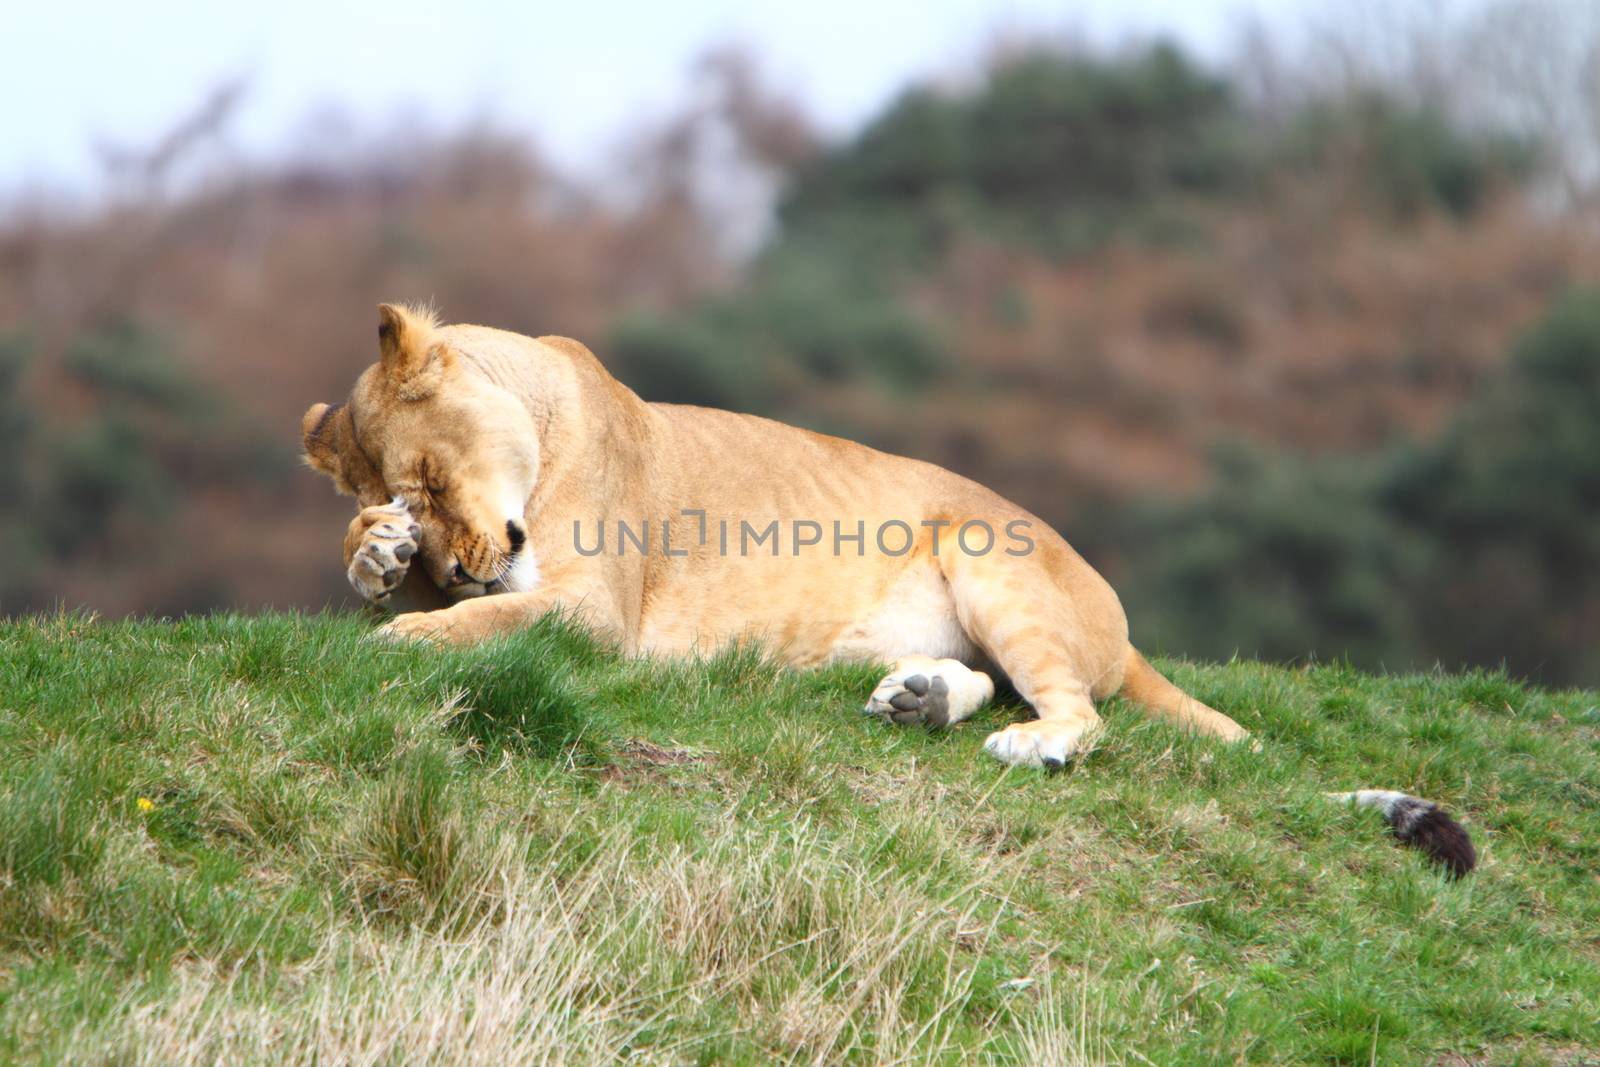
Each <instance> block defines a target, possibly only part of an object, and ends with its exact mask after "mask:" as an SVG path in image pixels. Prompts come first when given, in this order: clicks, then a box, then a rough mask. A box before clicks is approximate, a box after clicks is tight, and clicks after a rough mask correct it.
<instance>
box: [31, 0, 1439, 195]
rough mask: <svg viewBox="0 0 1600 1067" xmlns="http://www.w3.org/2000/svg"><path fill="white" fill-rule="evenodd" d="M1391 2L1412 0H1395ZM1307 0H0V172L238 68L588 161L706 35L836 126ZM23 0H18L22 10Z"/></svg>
mask: <svg viewBox="0 0 1600 1067" xmlns="http://www.w3.org/2000/svg"><path fill="white" fill-rule="evenodd" d="M1398 2H1401V3H1404V2H1408V0H1398ZM1306 7H1307V0H1055V2H1049V0H921V2H918V0H787V2H774V0H745V2H742V3H741V2H737V0H657V2H653V3H637V2H636V3H628V2H621V3H600V2H588V3H585V2H583V0H576V2H575V0H563V2H543V0H528V2H523V3H517V2H515V0H502V2H499V3H496V2H494V0H458V2H443V0H431V2H418V0H388V2H384V3H355V2H340V0H266V2H264V3H250V2H248V0H243V2H240V0H235V2H227V0H222V2H218V0H189V2H182V0H138V2H133V3H129V2H127V0H101V2H73V0H63V2H59V3H55V4H50V3H40V2H37V0H0V42H3V44H0V57H3V58H0V189H18V188H25V187H38V188H43V187H51V186H61V185H63V184H65V185H66V186H67V187H73V188H78V189H83V188H85V187H86V186H87V185H89V184H90V183H91V181H92V179H93V177H94V176H95V175H96V174H97V173H98V170H97V164H96V158H97V157H96V154H95V152H94V150H93V146H94V144H95V143H96V142H97V140H98V141H100V142H110V143H114V144H121V145H136V146H137V145H143V144H147V143H149V142H150V141H151V140H152V139H153V138H154V137H155V136H157V135H158V134H159V133H160V132H161V131H162V130H164V129H166V128H167V127H168V126H170V124H171V123H172V122H173V121H174V120H176V119H177V118H178V117H180V116H182V115H184V114H185V113H187V112H188V111H189V110H190V109H191V108H193V107H194V106H195V105H196V104H197V103H198V101H199V99H200V98H201V96H202V95H203V93H204V92H205V90H206V89H207V88H209V87H211V86H213V85H215V84H217V83H218V82H220V81H221V80H223V79H224V78H226V77H228V76H230V75H238V74H243V75H244V76H246V77H247V78H248V80H249V86H250V88H249V93H248V95H247V97H246V98H245V102H244V104H243V106H242V108H241V110H240V111H239V112H238V114H237V116H236V117H235V120H234V125H233V127H232V131H233V137H234V141H235V142H236V143H237V144H238V145H239V146H240V147H242V148H243V149H245V150H247V151H250V152H265V151H270V150H271V149H272V148H273V147H274V146H276V145H282V144H285V143H287V142H288V141H289V140H290V139H291V136H292V135H293V134H294V133H295V132H296V131H297V130H303V129H304V128H305V125H306V121H307V119H308V117H309V116H310V115H312V114H313V113H314V112H316V111H317V110H318V109H325V108H326V107H328V106H329V105H332V106H334V107H336V108H339V109H341V110H342V111H344V112H346V113H348V114H349V115H351V116H353V117H355V118H357V119H360V120H364V121H371V122H375V123H380V124H381V123H382V122H383V121H384V120H385V119H388V118H391V117H394V116H397V115H400V114H403V113H407V112H412V111H420V112H421V113H422V114H423V115H425V116H427V117H428V118H429V119H431V120H433V121H435V122H439V123H443V122H448V121H450V120H453V119H457V118H463V117H489V118H492V119H494V120H496V121H497V122H498V123H500V124H502V125H506V126H510V127H514V128H518V129H524V130H528V131H529V132H531V133H532V134H533V135H534V136H535V138H536V140H537V141H538V143H539V144H540V145H541V147H542V148H543V149H544V150H545V151H546V152H548V153H549V154H551V155H553V156H554V157H555V158H556V159H558V160H561V161H563V162H565V163H567V164H569V165H577V166H592V165H595V164H596V163H597V162H598V161H599V160H600V159H601V158H603V155H604V153H605V152H606V150H607V149H608V148H609V147H610V146H611V145H612V144H613V143H614V140H615V138H616V137H617V135H618V134H619V132H620V131H621V130H622V129H623V127H624V126H626V125H627V124H628V122H629V121H630V119H631V118H636V117H639V116H641V115H650V114H656V113H659V112H661V111H662V110H664V109H665V107H666V105H667V103H668V102H669V101H670V100H671V98H672V95H673V94H674V93H676V92H678V91H679V90H681V88H682V87H683V85H684V82H685V79H684V75H685V71H686V69H687V67H688V64H689V62H690V60H691V59H692V58H693V57H694V56H695V55H696V54H697V53H698V52H699V51H700V50H701V49H702V48H704V47H705V46H706V45H707V44H709V43H713V42H717V41H725V40H739V41H743V42H746V43H748V44H750V45H752V46H754V48H755V50H756V51H757V52H758V54H759V55H761V56H762V57H763V58H764V59H766V60H767V61H768V62H767V63H765V64H764V66H765V67H766V68H767V70H768V73H769V76H771V77H773V78H774V79H775V80H776V82H777V83H778V85H779V86H781V87H783V88H785V89H787V90H790V91H792V92H794V93H795V94H796V95H798V96H799V97H800V98H801V99H802V100H804V101H805V102H806V103H807V105H808V107H809V108H810V109H811V111H812V113H813V114H815V115H816V116H818V117H819V118H820V119H821V120H822V121H823V123H824V124H825V126H826V127H827V128H829V129H833V130H842V129H848V128H849V127H850V126H852V125H853V124H855V123H857V122H859V121H861V120H862V119H864V118H865V117H867V116H868V115H870V114H871V113H872V112H873V111H874V110H875V109H876V108H878V107H879V106H881V104H882V103H883V102H884V100H885V99H886V98H887V97H888V96H890V95H891V94H892V93H894V92H895V91H896V90H897V89H898V88H899V87H901V86H902V85H904V84H905V83H906V82H907V81H908V80H910V79H911V78H912V77H914V76H917V75H921V74H929V73H938V72H939V71H940V70H941V69H949V68H961V67H963V66H965V65H967V64H969V63H970V62H971V60H972V59H973V58H974V57H975V55H976V53H977V51H978V49H979V47H980V46H981V45H982V44H983V43H984V42H985V41H986V40H988V39H990V38H991V37H992V36H993V35H994V34H995V33H997V32H1002V31H1005V30H1008V29H1046V30H1052V29H1053V30H1070V31H1076V32H1079V33H1080V34H1086V35H1088V36H1090V37H1091V38H1093V39H1095V40H1110V41H1116V40H1119V39H1122V38H1125V37H1127V36H1130V35H1149V34H1153V33H1157V32H1160V33H1165V34H1169V35H1172V36H1177V37H1180V38H1182V39H1184V40H1185V41H1187V42H1189V43H1190V44H1191V45H1192V46H1193V47H1194V48H1195V49H1196V50H1197V51H1199V52H1200V53H1201V54H1205V55H1216V54H1219V53H1221V52H1224V51H1226V49H1227V47H1228V46H1229V44H1230V43H1231V42H1232V41H1233V39H1234V38H1235V36H1236V34H1237V32H1238V30H1239V29H1240V27H1241V25H1242V24H1243V21H1244V19H1245V18H1246V17H1247V16H1251V15H1253V16H1258V17H1261V18H1264V19H1265V20H1267V21H1278V20H1284V21H1290V22H1292V21H1294V18H1293V16H1294V15H1295V14H1296V13H1297V12H1299V11H1302V10H1304V9H1305V8H1306ZM19 9H20V10H19Z"/></svg>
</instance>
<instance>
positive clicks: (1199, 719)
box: [1118, 645, 1250, 741]
mask: <svg viewBox="0 0 1600 1067" xmlns="http://www.w3.org/2000/svg"><path fill="white" fill-rule="evenodd" d="M1118 692H1119V693H1121V694H1122V695H1123V696H1124V697H1126V698H1127V699H1129V700H1131V701H1133V702H1134V703H1135V704H1138V705H1139V706H1140V707H1142V708H1144V709H1145V710H1147V711H1149V712H1151V713H1153V714H1156V715H1159V716H1161V717H1162V718H1164V719H1170V720H1172V721H1173V722H1175V723H1177V724H1178V725H1179V726H1183V727H1186V728H1188V729H1190V730H1195V731H1198V732H1200V733H1207V734H1215V735H1216V736H1218V737H1220V738H1222V739H1223V740H1224V741H1243V740H1244V739H1245V738H1247V737H1249V736H1250V733H1249V731H1247V730H1246V729H1244V727H1242V726H1240V725H1239V724H1238V723H1236V722H1234V721H1233V720H1232V719H1230V718H1228V717H1227V716H1226V715H1224V714H1222V713H1221V712H1220V711H1216V710H1214V709H1212V708H1209V707H1207V706H1206V705H1204V704H1202V703H1200V701H1198V700H1196V699H1195V698H1194V697H1192V696H1190V695H1189V694H1188V693H1185V692H1184V691H1183V690H1182V689H1179V688H1178V687H1177V686H1175V685H1173V684H1172V683H1171V682H1169V681H1167V679H1166V678H1165V677H1164V676H1163V675H1162V673H1161V672H1160V671H1158V670H1156V669H1155V668H1154V667H1152V666H1150V663H1149V661H1148V660H1146V659H1145V658H1144V657H1143V656H1141V655H1140V654H1139V650H1138V649H1136V648H1134V647H1133V646H1132V645H1129V646H1128V658H1127V663H1126V665H1125V666H1124V668H1123V673H1122V688H1121V689H1119V690H1118Z"/></svg>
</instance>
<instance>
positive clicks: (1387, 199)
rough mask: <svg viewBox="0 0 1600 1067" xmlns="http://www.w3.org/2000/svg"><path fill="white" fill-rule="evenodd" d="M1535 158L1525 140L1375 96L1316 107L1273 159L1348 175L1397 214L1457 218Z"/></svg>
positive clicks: (1309, 109) (1296, 123) (1469, 212)
mask: <svg viewBox="0 0 1600 1067" xmlns="http://www.w3.org/2000/svg"><path fill="white" fill-rule="evenodd" d="M1534 160H1535V153H1534V151H1533V145H1532V144H1530V143H1529V142H1527V141H1526V140H1523V139H1519V138H1515V137H1509V136H1505V135H1501V134H1496V133H1488V132H1478V131H1469V130H1465V129H1462V128H1461V127H1460V126H1459V125H1457V124H1455V123H1453V122H1452V121H1451V120H1449V119H1448V118H1447V117H1446V116H1444V115H1442V114H1441V113H1439V111H1437V110H1436V109H1433V108H1429V107H1424V106H1419V105H1408V104H1404V103H1401V102H1400V101H1398V100H1395V99H1393V98H1391V97H1389V96H1386V95H1384V94H1382V93H1378V92H1365V93H1358V94H1356V95H1353V96H1351V97H1349V98H1347V99H1336V100H1327V101H1316V102H1313V103H1312V104H1311V105H1309V106H1308V107H1306V108H1305V110H1304V111H1303V112H1302V113H1301V114H1300V115H1299V116H1297V118H1296V120H1295V121H1294V123H1293V124H1292V125H1291V127H1290V130H1289V132H1288V134H1287V135H1286V136H1285V138H1284V141H1283V144H1282V145H1281V146H1279V147H1278V149H1277V150H1276V151H1275V152H1274V153H1273V154H1272V155H1269V157H1268V163H1269V166H1283V167H1287V168H1288V169H1290V170H1291V171H1293V170H1301V171H1316V172H1324V171H1327V170H1328V169H1330V168H1333V169H1344V170H1347V171H1351V172H1353V174H1354V175H1355V177H1356V178H1357V180H1358V182H1359V183H1360V185H1361V187H1362V188H1363V189H1364V191H1365V193H1366V196H1367V197H1368V199H1369V200H1371V202H1372V203H1373V204H1374V205H1375V206H1378V207H1380V208H1382V209H1383V210H1386V211H1389V212H1391V213H1393V214H1395V215H1399V216H1402V217H1410V216H1415V215H1418V214H1420V213H1422V212H1424V211H1426V210H1430V209H1442V210H1444V211H1447V212H1449V213H1450V214H1452V215H1455V216H1456V217H1458V218H1468V217H1470V216H1472V215H1473V214H1474V213H1476V212H1477V210H1478V209H1479V208H1480V207H1482V206H1483V204H1484V203H1485V202H1487V201H1488V199H1489V197H1490V194H1491V193H1492V192H1494V191H1495V190H1496V189H1498V188H1501V187H1503V186H1506V185H1508V184H1513V183H1515V182H1517V181H1519V180H1521V179H1522V178H1524V177H1526V176H1527V175H1528V174H1529V173H1530V171H1531V169H1532V166H1533V163H1534Z"/></svg>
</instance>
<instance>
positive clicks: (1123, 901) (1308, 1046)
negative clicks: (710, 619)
mask: <svg viewBox="0 0 1600 1067" xmlns="http://www.w3.org/2000/svg"><path fill="white" fill-rule="evenodd" d="M368 626H369V624H368V623H366V622H364V621H362V620H359V619H352V618H331V617H322V618H302V617H291V616H268V617H261V618H249V619H245V618H207V619H192V620H188V621H183V622H178V623H173V624H154V623H124V624H101V623H96V622H91V621H89V620H87V619H84V618H81V617H75V616H62V617H57V618H50V619H38V620H23V621H19V622H13V623H5V624H0V1059H3V1060H6V1061H19V1062H38V1063H61V1062H73V1063H96V1062H108V1063H109V1062H114V1063H119V1064H121V1063H150V1064H158V1063H159V1064H170V1063H189V1062H192V1063H240V1062H271V1063H276V1062H307V1063H310V1062H315V1063H344V1062H362V1063H384V1064H390V1063H392V1064H417V1063H427V1062H464V1061H465V1062H482V1063H490V1064H495V1065H497V1067H501V1065H509V1064H513V1063H524V1062H549V1063H570V1062H594V1061H608V1060H613V1059H620V1058H626V1057H630V1056H631V1057H634V1058H636V1059H638V1060H640V1061H642V1062H656V1063H749V1064H757V1063H768V1062H774V1061H780V1062H837V1061H847V1062H855V1063H894V1062H907V1063H922V1062H940V1063H961V1062H972V1061H979V1062H983V1061H990V1062H999V1063H1018V1064H1036V1063H1077V1062H1090V1063H1093V1062H1102V1061H1104V1062H1113V1063H1124V1062H1126V1063H1157V1064H1193V1063H1207V1062H1223V1061H1227V1062H1234V1061H1248V1062H1272V1063H1361V1064H1365V1063H1369V1062H1373V1061H1374V1060H1375V1061H1377V1062H1382V1063H1440V1062H1444V1063H1458V1062H1472V1063H1478V1062H1484V1063H1544V1062H1554V1063H1578V1062H1586V1060H1587V1061H1594V1060H1596V1059H1600V880H1597V871H1600V759H1597V757H1600V698H1597V697H1596V695H1595V694H1592V693H1584V692H1567V693H1549V692H1542V691H1538V690H1536V689H1533V688H1529V687H1525V686H1523V685H1521V684H1518V683H1517V682H1515V681H1512V680H1509V679H1507V678H1506V677H1504V676H1501V675H1497V674H1493V673H1473V674H1466V675H1458V676H1449V675H1443V674H1430V675H1411V676H1406V677H1372V676H1368V675H1363V674H1360V673H1358V672H1356V671H1354V670H1351V669H1349V668H1346V667H1343V666H1338V665H1334V666H1315V667H1310V668H1307V669H1298V670H1296V669H1281V668H1276V667H1267V666H1262V665H1259V664H1254V663H1234V664H1229V665H1226V666H1215V667H1199V666H1193V665H1188V664H1183V663H1171V662H1168V663H1163V664H1160V666H1162V667H1163V669H1167V670H1169V671H1171V672H1172V673H1173V675H1174V677H1175V678H1176V680H1177V681H1178V682H1179V683H1180V684H1182V685H1184V686H1185V687H1186V688H1188V689H1189V690H1190V691H1191V692H1193V693H1194V694H1195V695H1197V696H1199V697H1201V698H1202V699H1204V700H1206V701H1208V702H1209V703H1211V704H1212V705H1214V706H1216V707H1218V708H1220V709H1222V710H1224V711H1226V712H1227V713H1229V714H1231V715H1233V716H1234V717H1235V718H1237V719H1238V720H1239V721H1240V722H1242V723H1243V724H1244V725H1246V726H1247V727H1249V728H1251V729H1252V730H1254V731H1255V732H1256V735H1257V736H1258V737H1259V738H1260V739H1261V740H1262V741H1263V742H1264V750H1263V751H1262V752H1261V753H1259V754H1256V753H1251V752H1249V751H1246V750H1243V749H1229V748H1225V747H1222V746H1219V745H1215V744H1211V743H1206V742H1202V741H1197V740H1195V739H1192V738H1189V737H1186V736H1184V735H1182V734H1180V733H1177V732H1175V731H1174V730H1172V729H1170V728H1168V727H1165V726H1163V725H1160V724H1156V723H1151V722H1148V721H1146V720H1144V719H1143V718H1142V717H1139V716H1137V715H1135V714H1133V713H1131V712H1130V710H1129V709H1127V708H1123V707H1119V706H1117V705H1116V704H1115V703H1113V705H1112V706H1110V707H1109V708H1107V709H1106V712H1105V714H1106V719H1107V722H1108V729H1107V732H1106V735H1105V737H1104V739H1103V741H1102V743H1101V745H1100V747H1099V748H1098V750H1097V751H1095V752H1094V754H1093V755H1092V756H1090V757H1089V758H1088V759H1087V760H1084V761H1081V762H1080V764H1079V765H1078V766H1077V767H1075V768H1073V769H1071V770H1069V771H1068V772H1067V773H1065V774H1061V775H1057V776H1053V777H1046V776H1043V775H1041V774H1039V773H1036V772H1027V771H1022V770H1011V771H1006V770H1004V769H1003V768H1001V767H1000V766H999V765H997V764H995V763H993V762H992V761H991V760H989V759H988V758H987V757H985V756H984V755H983V754H982V753H981V752H980V751H979V746H980V743H981V741H982V739H983V737H984V735H985V734H986V733H987V732H988V731H989V730H990V729H993V728H995V727H996V726H998V725H1000V724H1002V723H1004V722H1006V721H1009V720H1010V719H1011V718H1012V717H1014V716H1015V715H1017V714H1018V710H1019V709H1017V708H1016V707H1015V706H1011V707H999V708H995V709H991V710H989V711H986V712H984V713H983V714H981V715H980V716H979V717H978V719H977V720H975V721H973V722H971V723H969V724H966V725H963V726H962V727H960V728H958V729H955V730H953V731H950V732H947V733H944V734H930V733H926V732H923V731H921V730H915V729H899V728H893V727H889V726H885V725H882V724H880V723H878V722H876V721H872V720H866V719H863V718H862V717H861V716H860V715H858V714H857V711H856V709H857V708H858V707H859V705H860V704H861V702H862V700H863V698H864V696H865V694H866V693H867V691H868V690H869V689H870V687H871V684H872V683H873V682H874V681H875V679H876V675H877V672H876V670H875V669H874V668H872V667H869V666H860V667H841V668H836V669H830V670H825V671H819V672H813V673H797V672H791V671H785V670H780V669H777V668H775V667H773V666H772V665H770V664H769V663H767V662H764V661H763V660H762V659H761V658H760V657H759V656H756V655H753V654H749V653H734V652H730V653H725V654H722V655H719V656H717V657H715V658H712V659H710V660H707V661H704V662H699V663H693V664H684V663H666V662H648V661H638V660H627V659H623V658H621V657H619V656H617V655H615V654H614V653H613V652H612V651H610V650H609V649H607V648H605V647H603V646H601V645H599V644H596V643H595V642H594V641H593V640H591V639H590V638H589V637H587V636H586V635H585V634H583V633H581V632H579V631H576V630H574V629H571V628H568V627H564V626H563V625H561V624H560V623H559V622H557V621H555V620H547V621H546V622H545V623H543V624H541V625H540V626H539V627H537V628H536V629H534V630H533V631H531V632H529V633H527V634H524V635H521V636H519V637H518V638H516V639H514V640H510V641H507V642H504V643H501V644H498V645H496V646H493V647H490V648H486V649H481V650H477V651H473V652H469V653H441V652H437V651H429V650H424V649H417V648H393V647H386V646H382V645H377V644H374V643H371V642H366V641H363V640H362V636H363V634H364V633H365V632H366V630H367V629H368ZM1357 786H1381V787H1385V788H1400V789H1406V790H1409V791H1412V792H1416V793H1420V794H1423V795H1426V796H1429V797H1432V798H1435V799H1438V800H1440V801H1443V802H1444V803H1446V804H1447V805H1449V806H1450V807H1452V808H1453V809H1455V810H1456V812H1457V813H1458V814H1459V815H1461V816H1462V817H1463V820H1464V821H1465V822H1466V823H1467V824H1468V825H1469V826H1470V828H1471V829H1472V830H1473V832H1474V834H1475V837H1476V839H1477V841H1478V844H1479V848H1480V852H1481V854H1482V857H1483V864H1482V867H1481V868H1480V870H1479V871H1478V873H1476V874H1475V875H1473V876H1471V877H1469V878H1467V879H1465V880H1463V881H1461V882H1456V883H1452V882H1450V881H1447V880H1446V879H1444V878H1443V877H1441V876H1440V875H1439V874H1437V873H1436V872H1435V871H1434V870H1432V869H1431V868H1430V867H1429V866H1428V865H1427V864H1426V863H1425V862H1423V861H1422V860H1421V859H1420V858H1419V857H1418V856H1417V855H1416V854H1415V853H1411V852H1408V851H1405V850H1402V849H1399V848H1397V847H1395V846H1394V845H1393V844H1392V842H1391V841H1390V840H1389V839H1388V837H1387V834H1386V831H1385V828H1384V826H1383V824H1382V822H1381V820H1380V818H1379V817H1378V816H1376V815H1375V814H1373V813H1370V812H1355V811H1350V810H1346V809H1343V808H1340V807H1336V806H1332V805H1329V804H1326V803H1324V802H1322V801H1321V799H1320V798H1319V795H1318V793H1319V791H1320V790H1323V789H1349V788H1354V787H1357ZM1452 1054H1459V1055H1460V1056H1463V1057H1465V1059H1454V1058H1451V1057H1452Z"/></svg>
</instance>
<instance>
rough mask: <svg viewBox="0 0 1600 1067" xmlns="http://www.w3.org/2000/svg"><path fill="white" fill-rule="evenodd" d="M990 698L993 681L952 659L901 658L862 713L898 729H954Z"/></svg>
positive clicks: (991, 696) (992, 692) (992, 694)
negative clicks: (909, 727)
mask: <svg viewBox="0 0 1600 1067" xmlns="http://www.w3.org/2000/svg"><path fill="white" fill-rule="evenodd" d="M993 699H994V681H993V680H992V679H991V678H990V677H989V676H988V675H987V674H984V673H983V672H982V671H975V670H973V669H972V668H971V667H968V666H967V665H966V664H964V663H962V662H961V661H960V660H954V659H934V658H933V657H931V656H903V657H901V658H900V659H898V660H896V661H895V664H894V669H893V670H891V671H890V672H889V673H888V674H886V675H885V676H884V678H883V681H881V682H879V683H878V687H877V688H876V689H874V690H873V691H872V696H870V697H868V698H867V706H866V707H865V708H863V709H862V710H863V711H864V712H865V713H866V714H868V715H876V716H878V717H879V718H881V719H882V720H883V721H884V722H891V723H897V724H899V725H902V726H907V725H922V726H932V727H935V728H943V727H946V726H954V725H955V724H956V723H958V722H960V721H962V720H963V719H967V718H970V717H971V716H972V714H973V713H974V712H976V711H977V710H978V709H979V708H981V707H983V706H984V705H985V704H987V703H989V701H991V700H993Z"/></svg>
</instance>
